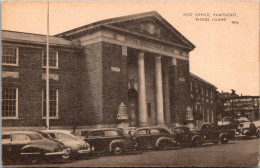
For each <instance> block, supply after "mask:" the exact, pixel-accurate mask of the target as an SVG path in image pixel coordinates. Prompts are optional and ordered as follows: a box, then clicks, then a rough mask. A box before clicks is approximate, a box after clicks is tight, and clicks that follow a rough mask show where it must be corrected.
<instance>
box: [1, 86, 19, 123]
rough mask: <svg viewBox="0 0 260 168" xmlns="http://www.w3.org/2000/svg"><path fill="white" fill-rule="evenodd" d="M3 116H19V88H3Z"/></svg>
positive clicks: (10, 117)
mask: <svg viewBox="0 0 260 168" xmlns="http://www.w3.org/2000/svg"><path fill="white" fill-rule="evenodd" d="M2 118H3V119H8V118H9V119H12V118H13V119H15V118H18V88H2Z"/></svg>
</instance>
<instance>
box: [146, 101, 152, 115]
mask: <svg viewBox="0 0 260 168" xmlns="http://www.w3.org/2000/svg"><path fill="white" fill-rule="evenodd" d="M151 110H152V108H151V103H147V113H148V117H151V115H152V112H151Z"/></svg>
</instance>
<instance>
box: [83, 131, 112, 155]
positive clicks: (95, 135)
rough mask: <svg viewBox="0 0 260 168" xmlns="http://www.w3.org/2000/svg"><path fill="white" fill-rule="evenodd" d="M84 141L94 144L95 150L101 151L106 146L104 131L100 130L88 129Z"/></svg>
mask: <svg viewBox="0 0 260 168" xmlns="http://www.w3.org/2000/svg"><path fill="white" fill-rule="evenodd" d="M85 141H87V142H88V143H89V144H90V146H94V148H95V151H102V150H105V149H106V148H107V147H106V142H105V141H106V140H105V137H104V131H102V130H98V131H90V132H89V133H88V134H87V136H86V137H85Z"/></svg>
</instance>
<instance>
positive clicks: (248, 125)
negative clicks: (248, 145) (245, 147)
mask: <svg viewBox="0 0 260 168" xmlns="http://www.w3.org/2000/svg"><path fill="white" fill-rule="evenodd" d="M236 131H237V132H236V135H237V136H238V137H245V138H249V137H250V136H257V137H259V131H258V129H257V127H256V126H255V124H254V123H253V122H243V123H240V124H239V126H238V128H237V130H236Z"/></svg>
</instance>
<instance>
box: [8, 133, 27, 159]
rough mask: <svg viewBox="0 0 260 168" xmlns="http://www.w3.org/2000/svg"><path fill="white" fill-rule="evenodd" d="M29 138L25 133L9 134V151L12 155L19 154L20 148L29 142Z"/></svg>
mask: <svg viewBox="0 0 260 168" xmlns="http://www.w3.org/2000/svg"><path fill="white" fill-rule="evenodd" d="M30 141H31V139H30V138H29V137H28V136H27V135H25V134H12V135H11V146H12V149H11V152H12V154H13V155H14V156H20V155H21V149H22V148H23V147H24V146H25V145H27V144H29V143H30Z"/></svg>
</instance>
